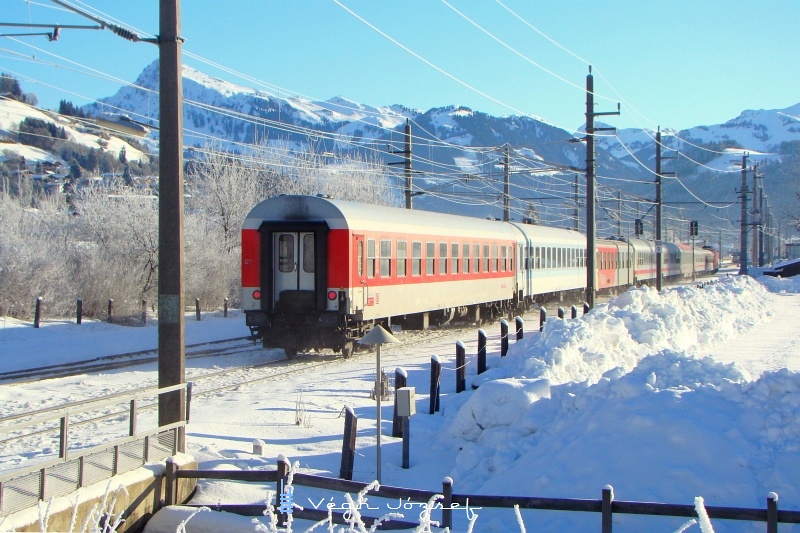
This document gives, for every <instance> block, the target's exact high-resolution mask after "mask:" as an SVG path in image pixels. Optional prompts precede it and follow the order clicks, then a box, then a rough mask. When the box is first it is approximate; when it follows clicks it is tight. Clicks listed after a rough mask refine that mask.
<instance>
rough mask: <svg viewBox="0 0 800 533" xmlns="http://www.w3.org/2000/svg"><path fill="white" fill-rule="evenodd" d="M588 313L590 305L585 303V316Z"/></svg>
mask: <svg viewBox="0 0 800 533" xmlns="http://www.w3.org/2000/svg"><path fill="white" fill-rule="evenodd" d="M588 312H589V303H588V302H583V314H584V315H585V314H586V313H588Z"/></svg>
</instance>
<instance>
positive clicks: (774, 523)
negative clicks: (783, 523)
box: [767, 492, 778, 533]
mask: <svg viewBox="0 0 800 533" xmlns="http://www.w3.org/2000/svg"><path fill="white" fill-rule="evenodd" d="M767 533H778V493H777V492H770V493H769V494H767Z"/></svg>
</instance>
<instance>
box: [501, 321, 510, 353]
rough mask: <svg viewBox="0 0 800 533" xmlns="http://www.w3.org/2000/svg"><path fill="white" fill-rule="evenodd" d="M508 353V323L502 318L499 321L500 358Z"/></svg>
mask: <svg viewBox="0 0 800 533" xmlns="http://www.w3.org/2000/svg"><path fill="white" fill-rule="evenodd" d="M507 353H508V322H506V319H505V318H503V319H501V320H500V357H505V356H506V354H507Z"/></svg>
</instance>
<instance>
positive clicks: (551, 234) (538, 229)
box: [511, 222, 586, 248]
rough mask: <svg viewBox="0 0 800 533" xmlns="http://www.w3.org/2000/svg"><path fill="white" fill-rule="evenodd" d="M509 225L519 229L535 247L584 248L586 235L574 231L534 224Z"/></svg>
mask: <svg viewBox="0 0 800 533" xmlns="http://www.w3.org/2000/svg"><path fill="white" fill-rule="evenodd" d="M511 225H513V226H514V227H516V228H517V229H519V230H520V231H521V232H522V233H524V234H525V235H527V237H528V238H529V239H530V240H531V241H533V245H534V246H536V245H537V244H539V243H542V244H552V243H555V244H562V245H563V244H571V245H575V246H583V247H584V248H585V247H586V235H584V234H582V233H579V232H577V231H575V230H571V229H564V228H552V227H550V226H538V225H536V224H522V223H519V222H511Z"/></svg>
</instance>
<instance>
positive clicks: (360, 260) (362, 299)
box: [352, 235, 368, 311]
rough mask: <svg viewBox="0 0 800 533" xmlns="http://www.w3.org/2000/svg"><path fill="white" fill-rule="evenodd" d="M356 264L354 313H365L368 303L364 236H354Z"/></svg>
mask: <svg viewBox="0 0 800 533" xmlns="http://www.w3.org/2000/svg"><path fill="white" fill-rule="evenodd" d="M353 250H354V252H355V254H354V255H355V259H354V260H355V262H356V264H355V265H353V269H352V271H353V283H352V287H353V300H352V303H353V311H363V310H364V307H365V305H366V303H367V291H368V289H367V273H366V264H367V257H366V256H367V248H366V243H365V242H364V236H363V235H353Z"/></svg>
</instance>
